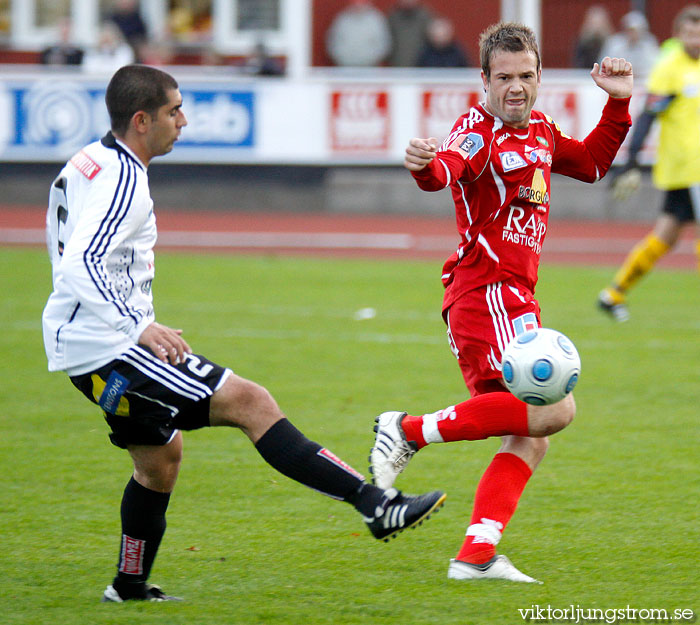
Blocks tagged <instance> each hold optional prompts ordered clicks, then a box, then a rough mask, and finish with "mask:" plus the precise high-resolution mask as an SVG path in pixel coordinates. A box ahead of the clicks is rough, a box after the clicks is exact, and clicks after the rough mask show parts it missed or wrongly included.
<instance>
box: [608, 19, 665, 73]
mask: <svg viewBox="0 0 700 625" xmlns="http://www.w3.org/2000/svg"><path fill="white" fill-rule="evenodd" d="M621 25H622V30H621V31H620V32H618V33H615V34H614V35H612V36H611V37H609V38H608V40H607V41H606V42H605V44H604V45H603V50H602V55H603V56H609V57H611V58H615V57H620V58H625V59H627V60H628V61H629V62H630V63H632V67H633V68H634V75H635V76H646V75H648V74H649V72H650V71H651V68H652V67H653V65H654V62H655V61H656V57H657V54H658V51H659V44H658V42H657V41H656V37H654V35H652V34H651V33H650V32H649V23H648V22H647V18H646V17H644V14H643V13H641V12H640V11H630V12H629V13H627V14H625V15H624V16H623V17H622V21H621Z"/></svg>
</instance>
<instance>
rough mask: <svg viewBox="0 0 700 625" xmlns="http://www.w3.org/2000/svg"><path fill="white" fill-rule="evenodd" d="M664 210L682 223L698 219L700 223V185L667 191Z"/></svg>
mask: <svg viewBox="0 0 700 625" xmlns="http://www.w3.org/2000/svg"><path fill="white" fill-rule="evenodd" d="M662 210H663V212H664V213H667V214H669V215H672V216H673V217H675V218H676V219H677V220H678V221H680V222H681V223H687V222H689V221H695V220H696V219H697V221H698V223H700V185H695V186H694V187H690V188H688V189H672V190H671V191H666V195H665V197H664V205H663V208H662Z"/></svg>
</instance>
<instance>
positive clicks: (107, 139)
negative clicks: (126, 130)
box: [101, 130, 146, 171]
mask: <svg viewBox="0 0 700 625" xmlns="http://www.w3.org/2000/svg"><path fill="white" fill-rule="evenodd" d="M101 143H102V145H104V146H105V147H107V148H112V149H113V150H117V152H121V153H122V154H124V155H125V156H127V157H128V158H130V159H131V160H132V161H134V162H135V163H136V164H137V165H138V166H139V167H140V168H141V169H142V170H143V171H146V168H145V167H144V164H143V163H142V162H141V161H140V160H139V157H138V156H136V154H134V153H133V152H132V151H131V150H130V149H129V147H128V146H127V145H126V144H125V143H123V142H122V141H120V140H119V139H117V138H116V137H115V136H114V135H113V134H112V131H111V130H110V131H109V132H108V133H107V134H106V135H105V136H104V137H102V139H101Z"/></svg>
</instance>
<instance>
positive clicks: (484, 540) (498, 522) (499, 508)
mask: <svg viewBox="0 0 700 625" xmlns="http://www.w3.org/2000/svg"><path fill="white" fill-rule="evenodd" d="M531 475H532V469H530V467H529V466H528V465H527V463H526V462H525V461H524V460H522V459H521V458H519V457H518V456H516V455H515V454H511V453H499V454H496V455H495V456H494V458H493V460H492V461H491V464H490V465H489V467H488V468H487V469H486V472H485V473H484V475H483V476H482V478H481V481H480V482H479V486H478V487H477V489H476V495H475V496H474V510H473V512H472V518H471V524H470V525H469V528H468V529H467V538H466V540H465V541H464V544H463V545H462V548H461V549H460V551H459V553H458V554H457V560H462V561H463V562H472V563H474V564H483V563H484V562H488V561H489V560H490V559H491V558H493V556H494V555H495V554H496V545H497V544H498V541H499V540H500V539H501V533H502V532H503V530H504V529H505V527H506V525H508V521H510V519H511V517H512V516H513V513H514V512H515V509H516V508H517V506H518V500H519V499H520V496H521V495H522V493H523V490H524V489H525V485H526V484H527V481H528V480H529V479H530V476H531Z"/></svg>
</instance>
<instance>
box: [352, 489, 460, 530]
mask: <svg viewBox="0 0 700 625" xmlns="http://www.w3.org/2000/svg"><path fill="white" fill-rule="evenodd" d="M384 497H385V500H384V502H383V503H382V505H381V506H380V507H379V508H378V509H377V512H378V514H377V516H375V517H374V518H372V519H368V518H367V517H365V523H367V527H368V528H369V531H370V532H372V535H373V536H374V537H375V538H376V539H377V540H383V541H384V542H389V540H391V539H392V538H395V537H396V536H397V535H398V534H400V533H401V532H403V531H404V530H406V529H408V528H409V527H416V526H418V525H420V524H421V523H423V521H425V520H427V519H429V518H430V515H431V514H433V512H437V511H438V510H439V509H440V508H441V507H442V505H443V504H444V503H445V499H446V498H447V495H445V493H443V492H442V491H439V490H436V491H433V492H432V493H426V494H425V495H404V494H402V493H401V492H400V491H398V490H396V489H395V488H390V489H389V490H387V491H385V493H384Z"/></svg>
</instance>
